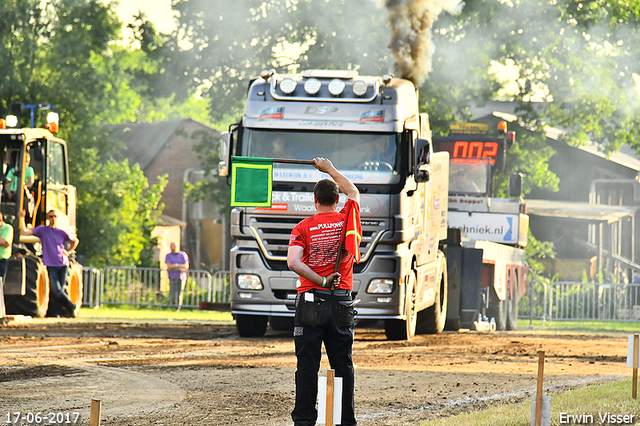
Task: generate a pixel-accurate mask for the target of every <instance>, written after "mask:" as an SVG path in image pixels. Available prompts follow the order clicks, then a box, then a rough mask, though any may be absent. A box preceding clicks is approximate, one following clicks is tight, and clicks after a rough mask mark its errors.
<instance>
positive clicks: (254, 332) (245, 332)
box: [236, 315, 269, 337]
mask: <svg viewBox="0 0 640 426" xmlns="http://www.w3.org/2000/svg"><path fill="white" fill-rule="evenodd" d="M268 321H269V317H268V316H266V315H236V328H237V329H238V334H239V335H240V337H262V336H264V333H266V332H267V323H268Z"/></svg>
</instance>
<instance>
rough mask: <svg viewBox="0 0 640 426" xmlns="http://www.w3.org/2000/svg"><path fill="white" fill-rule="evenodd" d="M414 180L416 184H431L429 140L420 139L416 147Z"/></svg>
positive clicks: (417, 140)
mask: <svg viewBox="0 0 640 426" xmlns="http://www.w3.org/2000/svg"><path fill="white" fill-rule="evenodd" d="M414 150H415V151H414V155H413V158H414V163H415V164H414V168H413V171H414V180H415V181H416V182H429V178H430V176H429V167H428V166H429V164H430V163H431V142H430V141H429V140H428V139H422V138H418V139H416V142H415V145H414Z"/></svg>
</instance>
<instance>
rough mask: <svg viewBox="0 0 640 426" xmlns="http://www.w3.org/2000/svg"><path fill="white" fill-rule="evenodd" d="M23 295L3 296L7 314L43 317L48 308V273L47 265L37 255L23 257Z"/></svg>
mask: <svg viewBox="0 0 640 426" xmlns="http://www.w3.org/2000/svg"><path fill="white" fill-rule="evenodd" d="M24 260H25V268H26V283H25V285H26V289H25V295H24V296H19V295H10V296H6V297H5V302H6V311H7V314H12V315H29V316H31V317H34V318H44V317H45V316H46V315H47V309H48V308H49V275H48V274H47V267H46V266H44V263H42V260H40V259H39V258H37V257H25V258H24Z"/></svg>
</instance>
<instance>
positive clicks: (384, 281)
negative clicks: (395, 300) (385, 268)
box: [367, 278, 393, 294]
mask: <svg viewBox="0 0 640 426" xmlns="http://www.w3.org/2000/svg"><path fill="white" fill-rule="evenodd" d="M367 293H370V294H391V293H393V280H390V279H388V278H381V279H375V280H371V282H370V283H369V285H368V286H367Z"/></svg>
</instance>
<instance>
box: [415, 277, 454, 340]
mask: <svg viewBox="0 0 640 426" xmlns="http://www.w3.org/2000/svg"><path fill="white" fill-rule="evenodd" d="M442 271H443V272H442V274H441V275H440V285H439V286H438V288H437V290H436V301H435V303H434V304H433V306H430V307H428V308H427V309H425V310H424V311H421V312H418V324H417V333H418V334H438V333H442V330H444V325H445V323H446V321H447V300H448V298H449V294H448V291H447V290H448V282H447V272H446V269H443V270H442Z"/></svg>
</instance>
